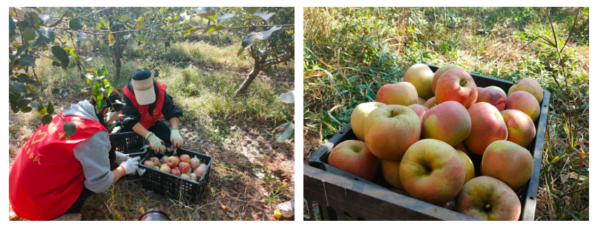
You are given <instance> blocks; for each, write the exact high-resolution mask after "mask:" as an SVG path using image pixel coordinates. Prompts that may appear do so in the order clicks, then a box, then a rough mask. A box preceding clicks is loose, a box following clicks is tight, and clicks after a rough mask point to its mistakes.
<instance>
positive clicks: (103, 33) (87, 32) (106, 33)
mask: <svg viewBox="0 0 600 227" xmlns="http://www.w3.org/2000/svg"><path fill="white" fill-rule="evenodd" d="M56 29H58V30H65V31H68V30H71V29H70V28H60V27H57V28H56ZM150 29H152V28H145V29H138V30H125V31H116V32H112V33H113V34H119V33H129V32H141V31H148V30H150ZM80 32H83V33H86V34H92V35H108V33H111V32H108V30H107V32H102V33H98V32H92V31H85V30H80Z"/></svg>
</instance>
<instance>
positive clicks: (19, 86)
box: [8, 80, 27, 95]
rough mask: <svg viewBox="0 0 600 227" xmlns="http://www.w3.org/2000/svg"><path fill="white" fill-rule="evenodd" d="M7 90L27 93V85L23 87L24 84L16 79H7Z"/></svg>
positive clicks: (15, 92) (18, 93) (14, 92)
mask: <svg viewBox="0 0 600 227" xmlns="http://www.w3.org/2000/svg"><path fill="white" fill-rule="evenodd" d="M8 91H9V92H10V93H13V94H15V95H20V94H23V93H27V87H25V84H23V83H21V82H19V81H17V80H9V81H8Z"/></svg>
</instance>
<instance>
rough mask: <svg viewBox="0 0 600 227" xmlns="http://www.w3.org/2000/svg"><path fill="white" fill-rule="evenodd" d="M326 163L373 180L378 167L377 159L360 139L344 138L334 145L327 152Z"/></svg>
mask: <svg viewBox="0 0 600 227" xmlns="http://www.w3.org/2000/svg"><path fill="white" fill-rule="evenodd" d="M328 163H329V165H331V166H333V167H335V168H338V169H341V170H343V171H346V172H348V173H351V174H354V175H356V176H359V177H361V178H363V179H365V180H373V178H374V177H375V173H376V172H377V168H379V159H377V157H375V155H373V154H371V151H369V148H367V144H365V143H364V142H362V141H360V140H346V141H344V142H341V143H340V144H338V145H337V146H335V147H334V148H333V150H331V153H330V154H329V158H328Z"/></svg>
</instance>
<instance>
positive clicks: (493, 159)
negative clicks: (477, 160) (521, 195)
mask: <svg viewBox="0 0 600 227" xmlns="http://www.w3.org/2000/svg"><path fill="white" fill-rule="evenodd" d="M532 173H533V157H532V156H531V153H529V151H528V150H527V149H525V148H523V147H521V146H519V145H518V144H516V143H513V142H510V141H506V140H499V141H495V142H493V143H492V144H490V145H489V146H488V147H487V149H485V152H484V153H483V157H482V158H481V175H484V176H490V177H494V178H496V179H499V180H501V181H502V182H504V183H506V184H507V185H508V186H510V187H511V188H512V189H513V190H517V189H519V188H520V187H522V186H523V185H525V183H527V181H529V178H531V174H532Z"/></svg>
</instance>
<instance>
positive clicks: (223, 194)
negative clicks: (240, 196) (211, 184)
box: [221, 190, 225, 198]
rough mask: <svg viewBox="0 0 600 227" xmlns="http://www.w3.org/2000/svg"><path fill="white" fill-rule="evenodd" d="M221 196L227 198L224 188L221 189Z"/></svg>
mask: <svg viewBox="0 0 600 227" xmlns="http://www.w3.org/2000/svg"><path fill="white" fill-rule="evenodd" d="M221 196H222V197H223V198H225V191H224V190H221Z"/></svg>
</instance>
